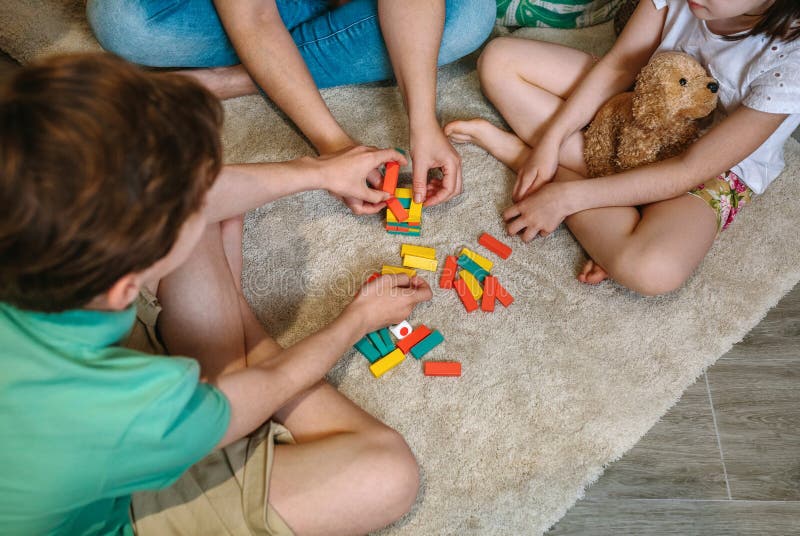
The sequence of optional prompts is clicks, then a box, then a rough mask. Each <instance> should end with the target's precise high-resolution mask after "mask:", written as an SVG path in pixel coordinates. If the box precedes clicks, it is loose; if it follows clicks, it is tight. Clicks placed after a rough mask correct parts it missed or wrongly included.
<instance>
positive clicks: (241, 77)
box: [176, 65, 258, 100]
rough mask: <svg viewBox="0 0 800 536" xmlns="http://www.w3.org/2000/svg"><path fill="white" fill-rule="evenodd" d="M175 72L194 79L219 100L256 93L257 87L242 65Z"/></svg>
mask: <svg viewBox="0 0 800 536" xmlns="http://www.w3.org/2000/svg"><path fill="white" fill-rule="evenodd" d="M176 72H177V73H179V74H182V75H184V76H189V77H191V78H194V79H195V80H197V81H198V82H200V83H201V84H202V85H203V86H204V87H205V88H206V89H208V90H209V91H210V92H211V93H213V94H214V95H215V96H216V97H217V98H218V99H220V100H225V99H232V98H235V97H242V96H244V95H254V94H256V93H258V87H257V86H256V84H255V82H253V79H252V78H250V75H249V74H248V73H247V69H245V68H244V65H233V66H232V67H212V68H210V69H185V70H182V71H176Z"/></svg>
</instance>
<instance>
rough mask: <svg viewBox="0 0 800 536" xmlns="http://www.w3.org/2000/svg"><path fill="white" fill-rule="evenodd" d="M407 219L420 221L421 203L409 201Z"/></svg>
mask: <svg viewBox="0 0 800 536" xmlns="http://www.w3.org/2000/svg"><path fill="white" fill-rule="evenodd" d="M408 221H420V222H421V221H422V203H415V202H414V201H412V202H411V207H410V208H409V209H408Z"/></svg>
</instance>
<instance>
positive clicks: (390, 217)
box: [386, 210, 408, 223]
mask: <svg viewBox="0 0 800 536" xmlns="http://www.w3.org/2000/svg"><path fill="white" fill-rule="evenodd" d="M406 221H408V220H406ZM386 223H398V221H397V217H396V216H395V215H394V212H392V211H391V210H387V211H386Z"/></svg>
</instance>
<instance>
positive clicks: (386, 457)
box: [362, 426, 419, 522]
mask: <svg viewBox="0 0 800 536" xmlns="http://www.w3.org/2000/svg"><path fill="white" fill-rule="evenodd" d="M369 451H370V455H369V456H366V457H363V458H362V459H363V461H364V468H365V470H366V471H368V474H367V475H366V476H367V479H366V481H367V482H369V484H368V485H369V486H370V488H372V489H374V490H380V493H374V494H372V495H373V496H374V497H376V499H377V500H380V501H382V502H383V504H380V505H375V506H376V507H379V508H380V509H381V510H382V511H383V512H385V514H386V515H387V517H389V518H391V520H390V521H389V522H392V521H394V520H397V519H399V518H400V517H402V516H403V515H404V514H406V513H407V512H408V511H409V510H410V509H411V507H412V506H413V505H414V502H415V501H416V498H417V492H418V490H419V466H418V465H417V460H416V458H414V454H413V453H412V452H411V449H410V448H409V447H408V444H407V443H406V441H405V440H404V439H403V437H402V436H401V435H400V434H399V433H398V432H396V431H394V430H392V429H391V428H389V427H386V426H383V427H381V428H380V429H379V430H377V431H376V432H373V433H372V434H371V439H370V441H369ZM376 467H377V468H378V469H377V470H376Z"/></svg>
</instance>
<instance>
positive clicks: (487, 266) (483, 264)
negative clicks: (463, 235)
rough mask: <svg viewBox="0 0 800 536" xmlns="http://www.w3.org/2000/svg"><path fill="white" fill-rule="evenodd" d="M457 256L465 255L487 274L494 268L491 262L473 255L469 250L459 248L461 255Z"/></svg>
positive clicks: (480, 256) (481, 256)
mask: <svg viewBox="0 0 800 536" xmlns="http://www.w3.org/2000/svg"><path fill="white" fill-rule="evenodd" d="M459 255H466V256H467V257H469V258H470V259H472V260H473V261H475V263H476V264H477V265H478V266H480V267H481V268H483V269H484V270H486V271H487V272H491V271H492V266H494V263H493V262H492V261H490V260H489V259H487V258H486V257H484V256H483V255H478V254H477V253H475V252H474V251H472V250H471V249H469V248H461V253H459Z"/></svg>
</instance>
